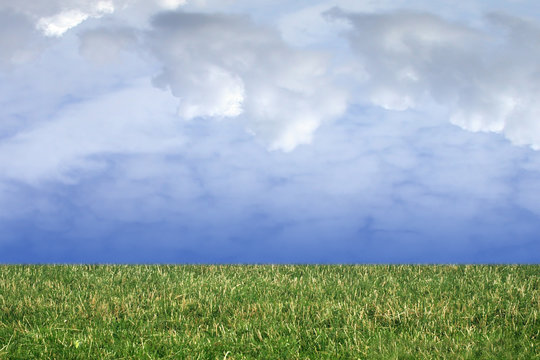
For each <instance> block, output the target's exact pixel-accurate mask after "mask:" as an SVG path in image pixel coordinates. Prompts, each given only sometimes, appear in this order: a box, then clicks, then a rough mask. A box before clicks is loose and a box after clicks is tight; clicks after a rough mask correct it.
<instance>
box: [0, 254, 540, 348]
mask: <svg viewBox="0 0 540 360" xmlns="http://www.w3.org/2000/svg"><path fill="white" fill-rule="evenodd" d="M539 313H540V266H86V265H83V266H0V359H33V358H38V359H122V358H123V359H158V358H159V359H161V358H164V359H437V358H440V359H442V358H444V359H540V321H539V319H538V317H539Z"/></svg>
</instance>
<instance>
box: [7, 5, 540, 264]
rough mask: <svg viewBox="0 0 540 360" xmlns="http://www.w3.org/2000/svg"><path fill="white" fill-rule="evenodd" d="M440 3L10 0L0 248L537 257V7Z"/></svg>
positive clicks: (39, 254) (356, 258) (152, 255)
mask: <svg viewBox="0 0 540 360" xmlns="http://www.w3.org/2000/svg"><path fill="white" fill-rule="evenodd" d="M261 4H264V5H265V6H264V9H263V8H262V5H261ZM336 4H337V5H340V6H341V8H334V9H332V8H333V7H334V6H335V5H336ZM433 4H434V3H433V2H427V1H425V0H415V1H412V2H410V1H407V2H405V1H401V0H400V1H393V0H388V1H378V2H370V1H368V2H349V1H347V0H339V1H336V2H326V1H319V2H316V3H313V2H308V1H300V2H293V3H292V2H286V1H277V2H275V1H264V2H257V5H254V3H253V2H248V1H243V0H242V1H240V0H238V1H226V2H223V1H219V2H214V1H210V0H207V1H195V0H193V1H186V2H184V1H178V0H174V1H171V0H160V1H158V0H156V1H144V0H113V1H103V2H95V1H89V0H50V1H43V2H35V1H26V0H21V1H17V2H15V1H3V0H0V30H2V31H0V229H2V231H1V232H0V262H14V261H15V262H50V261H59V262H81V261H82V262H163V261H167V262H182V261H185V262H538V261H539V260H540V259H539V258H538V254H540V243H539V242H538V236H537V234H538V233H539V232H540V207H539V205H538V204H539V203H540V200H539V198H538V194H540V188H539V186H538V184H540V171H539V169H540V152H539V151H535V150H533V149H538V147H539V144H540V137H539V136H540V135H539V134H540V129H539V128H538V126H539V122H538V119H539V116H540V110H539V109H540V108H539V105H538V102H537V101H536V98H537V97H538V96H539V95H540V90H539V88H538V84H539V83H540V82H539V81H538V80H539V79H538V76H539V73H540V71H539V64H540V60H539V55H540V53H539V50H538V49H540V46H538V45H540V44H538V42H539V38H540V36H539V30H538V29H539V26H538V20H535V19H534V16H535V15H534V12H533V11H530V13H531V14H530V15H531V18H528V19H526V18H524V17H522V16H517V15H512V16H511V15H508V14H509V13H514V14H516V13H522V14H523V3H522V2H520V3H519V4H515V6H510V5H508V3H507V2H503V1H494V2H490V3H489V4H487V2H471V3H468V4H467V5H466V6H465V5H463V6H460V7H456V6H454V3H453V2H451V1H442V2H437V5H433ZM493 4H495V5H493ZM495 6H497V8H498V9H499V10H500V9H501V8H503V10H504V8H505V7H506V8H507V9H508V11H504V12H501V11H499V12H491V13H487V15H486V14H485V13H484V9H486V8H492V7H493V8H495ZM404 7H408V10H403V9H402V8H404ZM529 7H530V8H531V9H532V8H533V6H531V5H529ZM347 9H349V10H347ZM456 125H457V126H456ZM516 145H525V146H516Z"/></svg>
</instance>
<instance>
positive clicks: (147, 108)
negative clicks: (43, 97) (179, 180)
mask: <svg viewBox="0 0 540 360" xmlns="http://www.w3.org/2000/svg"><path fill="white" fill-rule="evenodd" d="M130 85H131V86H128V87H126V88H121V89H117V90H116V91H114V92H112V93H106V94H104V95H102V96H98V97H95V98H93V99H91V100H88V101H84V102H81V103H77V102H75V103H73V104H70V105H67V106H65V107H64V109H63V110H62V111H61V112H60V113H58V114H56V116H55V118H54V121H46V122H43V123H41V124H39V125H37V126H34V127H33V128H30V129H27V130H22V131H19V132H18V133H17V134H16V135H14V136H11V137H9V138H8V139H4V141H2V142H1V143H0V173H1V174H2V177H3V178H5V179H10V180H17V181H23V182H25V183H30V184H39V183H41V182H43V181H46V180H53V181H61V182H66V183H70V182H77V181H78V180H79V178H80V177H84V174H85V173H87V172H92V171H96V170H97V171H102V170H103V166H104V164H105V163H103V162H101V161H99V159H97V158H96V156H99V155H102V154H106V153H113V154H125V153H128V154H133V153H168V152H171V151H174V149H178V147H179V146H180V145H181V143H182V142H183V140H182V137H181V135H180V134H178V133H177V132H176V131H174V121H175V117H174V116H173V114H172V113H168V112H167V109H169V108H171V107H173V106H174V105H173V103H172V100H174V99H173V98H172V97H170V96H166V95H167V94H166V93H163V92H161V91H159V90H157V89H155V88H153V87H152V86H150V84H149V80H148V79H141V80H139V81H138V82H135V83H133V84H130ZM171 130H172V131H171Z"/></svg>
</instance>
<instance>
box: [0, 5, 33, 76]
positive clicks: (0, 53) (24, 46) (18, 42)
mask: <svg viewBox="0 0 540 360" xmlns="http://www.w3.org/2000/svg"><path fill="white" fill-rule="evenodd" d="M43 46H44V44H43V42H42V41H40V39H39V34H38V32H37V31H36V30H35V29H34V27H33V24H32V22H31V19H29V18H28V17H27V16H25V15H23V14H20V13H16V12H14V11H12V10H5V9H2V8H1V7H0V70H2V68H8V67H10V68H12V67H14V66H16V65H19V64H22V63H26V62H29V61H30V60H32V59H33V58H35V56H36V54H37V53H38V52H39V50H40V49H41V48H43Z"/></svg>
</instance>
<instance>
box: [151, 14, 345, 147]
mask: <svg viewBox="0 0 540 360" xmlns="http://www.w3.org/2000/svg"><path fill="white" fill-rule="evenodd" d="M147 43H148V46H149V48H150V49H151V51H152V53H153V54H154V56H155V57H156V58H157V59H158V60H159V61H160V62H161V63H162V65H163V70H162V72H161V74H160V75H159V76H157V77H156V79H155V81H154V83H155V84H156V85H157V86H159V87H162V88H168V89H170V91H171V92H172V93H173V94H174V95H175V96H176V97H178V98H179V99H180V102H179V107H178V113H179V115H180V116H181V117H183V118H185V119H193V118H198V117H200V118H204V117H240V119H241V121H243V123H244V124H245V126H246V128H247V129H248V130H249V131H250V132H251V133H253V134H255V135H257V136H258V137H260V138H262V139H263V140H264V141H266V142H267V143H268V144H269V148H270V149H280V150H284V151H290V150H293V149H294V148H295V147H296V146H297V145H299V144H307V143H309V142H311V139H312V136H313V133H314V131H315V130H316V129H317V128H318V127H319V126H320V125H321V124H322V123H323V122H325V121H328V120H331V119H334V118H336V117H338V116H340V115H341V114H343V112H344V111H345V108H346V94H345V92H343V91H342V90H340V89H338V88H337V87H335V86H334V85H333V84H332V80H331V77H330V76H329V74H328V65H327V59H326V58H325V56H323V55H322V54H320V53H316V52H310V51H303V50H296V49H293V48H291V47H289V46H288V45H287V44H285V43H284V42H283V40H282V39H281V38H280V37H279V35H278V34H277V33H276V32H274V31H272V30H270V29H268V28H265V27H262V26H258V25H255V24H254V23H252V22H251V21H249V20H248V19H247V18H245V17H242V16H234V15H216V14H200V13H183V12H176V13H173V12H168V13H162V14H159V15H157V16H155V17H154V18H153V20H152V30H151V31H150V32H149V34H148V39H147ZM240 115H241V116H240Z"/></svg>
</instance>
